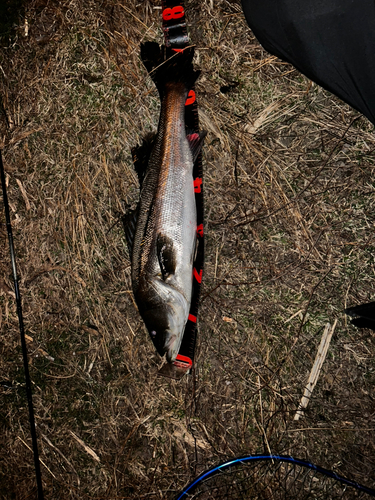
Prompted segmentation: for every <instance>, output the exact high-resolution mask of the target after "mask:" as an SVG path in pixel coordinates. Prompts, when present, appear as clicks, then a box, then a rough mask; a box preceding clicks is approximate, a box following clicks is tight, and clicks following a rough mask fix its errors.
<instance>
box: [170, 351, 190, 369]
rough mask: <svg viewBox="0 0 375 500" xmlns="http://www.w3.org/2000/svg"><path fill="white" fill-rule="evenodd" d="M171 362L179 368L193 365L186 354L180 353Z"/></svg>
mask: <svg viewBox="0 0 375 500" xmlns="http://www.w3.org/2000/svg"><path fill="white" fill-rule="evenodd" d="M173 364H174V365H175V366H180V367H181V368H186V365H189V368H191V367H192V366H193V362H192V360H191V359H190V358H188V357H187V356H182V354H177V356H176V361H174V362H173Z"/></svg>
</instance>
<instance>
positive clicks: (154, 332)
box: [140, 280, 189, 363]
mask: <svg viewBox="0 0 375 500" xmlns="http://www.w3.org/2000/svg"><path fill="white" fill-rule="evenodd" d="M153 289H154V292H155V294H154V297H153V298H152V300H150V301H147V302H143V303H142V308H141V310H140V313H141V316H142V318H143V321H144V322H145V325H146V327H147V330H148V331H149V334H150V337H151V340H152V342H153V344H154V346H155V348H156V350H157V351H158V353H159V354H160V356H164V354H166V357H167V360H168V362H169V363H171V362H173V361H174V360H175V359H176V357H177V354H178V351H179V350H180V346H181V341H182V337H183V334H184V330H185V325H186V322H187V319H188V316H189V303H188V301H187V300H186V298H185V297H184V296H183V294H182V293H181V292H179V291H178V290H176V289H175V288H174V287H173V286H171V285H169V284H167V283H165V282H164V281H162V280H155V281H154V283H153Z"/></svg>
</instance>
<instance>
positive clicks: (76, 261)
mask: <svg viewBox="0 0 375 500" xmlns="http://www.w3.org/2000/svg"><path fill="white" fill-rule="evenodd" d="M185 7H186V15H187V19H188V23H189V34H190V36H191V39H192V42H193V43H194V44H196V56H195V63H196V66H197V67H199V68H200V69H201V71H202V74H201V77H200V79H199V81H198V83H197V87H196V90H197V96H198V101H199V113H200V121H201V127H202V129H205V130H207V132H208V134H207V138H206V142H205V145H204V148H203V160H204V175H205V177H204V184H205V221H206V223H205V234H206V240H205V244H206V257H205V272H204V280H203V289H202V300H201V306H200V314H199V321H198V323H199V335H198V342H197V350H196V362H195V368H194V371H193V373H192V374H191V375H188V376H185V378H184V379H182V380H181V381H179V382H177V381H174V380H169V379H165V378H162V377H158V376H157V370H158V368H159V367H160V366H161V364H162V361H161V359H160V358H159V356H158V355H157V354H156V352H155V351H154V348H153V346H152V343H151V341H150V339H149V338H148V334H147V332H146V329H145V327H144V325H143V323H142V321H141V318H140V316H139V314H138V311H137V309H136V306H135V304H134V300H133V296H132V292H131V282H130V262H129V255H128V250H127V248H126V243H125V238H124V234H123V228H122V226H121V224H120V222H119V220H120V219H119V217H120V215H121V214H122V213H123V211H124V207H125V205H126V204H134V203H135V202H136V201H137V197H138V184H137V177H136V174H135V172H134V170H133V167H132V161H131V153H130V150H131V148H132V147H133V146H135V145H136V144H137V143H139V142H140V141H141V139H142V138H143V137H144V136H145V134H146V133H147V132H150V131H152V130H155V128H156V127H157V123H158V113H159V99H158V95H157V91H156V89H155V87H154V85H153V83H152V81H151V80H150V78H149V77H148V75H147V72H146V70H145V68H144V67H143V65H142V62H141V60H140V55H139V52H140V50H139V47H140V43H141V42H142V41H146V40H156V41H158V42H159V43H162V40H163V36H162V31H161V19H160V13H161V11H160V2H159V1H157V0H143V1H141V0H118V1H117V0H107V1H100V0H85V1H83V0H60V1H57V0H30V1H28V2H26V8H24V9H21V11H20V14H19V17H18V21H17V26H16V28H15V30H14V31H13V34H12V36H11V38H10V37H9V36H6V37H3V44H2V47H1V48H0V79H1V83H0V94H1V98H2V113H1V118H0V133H1V136H0V139H1V142H2V144H3V158H4V165H5V170H6V174H7V180H8V182H9V186H8V196H9V201H10V209H11V216H12V223H13V231H14V240H15V246H16V255H17V265H18V272H19V276H20V290H21V294H22V300H23V310H24V321H25V326H26V333H27V342H28V349H29V362H30V371H31V377H32V382H33V399H34V405H35V415H36V423H37V431H38V438H39V447H40V458H41V460H42V475H43V484H44V488H45V497H46V499H49V500H60V499H61V500H62V499H64V500H68V499H96V500H99V499H110V500H115V499H116V500H119V499H124V500H125V499H147V500H156V499H172V498H173V497H174V495H176V494H177V492H178V491H179V490H180V489H181V488H182V487H183V486H184V485H185V484H186V483H187V482H188V481H189V480H191V479H192V478H194V477H195V476H196V475H198V474H199V473H201V472H202V471H203V470H205V469H207V468H208V467H209V466H211V465H214V464H216V463H218V462H220V461H223V460H225V459H226V458H231V457H235V456H239V455H243V454H255V453H262V452H266V453H269V452H272V453H282V454H291V455H293V456H295V457H299V458H302V459H308V460H310V461H312V462H314V463H316V464H319V465H321V466H323V467H326V468H329V469H332V470H334V471H336V472H338V473H340V474H342V475H345V476H347V477H350V478H352V479H354V480H357V481H359V482H361V483H364V484H366V485H368V486H370V487H373V488H374V487H375V437H374V436H375V433H374V431H375V393H374V385H375V361H374V353H375V336H374V333H373V332H371V331H369V330H365V329H362V330H360V329H356V328H354V327H353V326H351V325H350V322H349V321H348V319H347V318H346V317H345V315H344V313H343V310H344V308H345V307H347V306H351V305H356V304H359V303H362V302H366V301H370V300H373V299H374V291H373V283H374V273H375V268H374V245H375V236H374V219H375V212H374V205H375V197H374V191H375V184H374V177H375V166H374V150H375V136H374V130H373V126H372V125H371V124H370V123H369V122H368V121H367V119H365V118H364V117H362V116H361V115H360V114H359V113H358V112H356V111H355V110H353V109H351V108H349V106H347V105H346V104H344V103H343V102H341V101H340V100H339V99H337V98H335V97H334V96H332V95H331V94H330V93H329V92H326V91H324V90H323V89H322V88H320V87H319V86H317V85H315V84H313V83H312V82H311V81H309V80H308V79H307V78H305V77H304V76H302V75H301V74H300V73H298V72H297V71H296V70H294V69H293V67H292V66H290V65H288V64H286V63H284V62H282V61H280V60H279V59H277V58H275V57H272V56H270V55H269V54H268V53H266V52H265V51H264V50H263V49H262V47H261V46H260V45H259V43H258V42H257V40H256V39H255V37H254V36H253V34H252V32H251V31H250V30H249V28H248V26H247V24H246V23H245V20H244V17H243V14H242V11H241V7H240V3H239V1H237V0H203V1H198V0H186V1H185ZM232 84H233V87H232V88H231V89H230V90H229V91H228V92H226V93H223V92H222V91H221V90H220V89H221V88H222V87H223V86H229V85H232ZM234 84H235V85H234ZM0 207H1V213H0V216H1V221H2V225H1V233H0V236H1V247H0V249H1V250H0V252H1V260H0V323H1V337H0V397H1V409H0V425H1V430H0V443H1V448H0V498H1V499H2V500H9V499H17V500H21V499H22V500H26V499H34V498H36V487H35V474H34V467H33V459H32V453H31V438H30V431H29V423H28V413H27V405H26V398H25V391H24V375H23V367H22V357H21V349H20V340H19V330H18V320H17V314H16V305H15V300H14V293H13V291H12V290H13V283H12V275H11V267H10V257H9V249H8V242H7V235H6V230H5V225H4V224H3V222H4V210H3V203H1V205H0ZM335 320H337V325H336V329H335V331H334V335H333V337H332V341H331V345H330V348H329V351H328V355H327V358H326V360H325V362H324V365H323V369H322V372H321V373H320V376H319V379H318V383H317V385H316V387H315V389H314V392H313V395H312V397H311V400H310V402H309V405H308V407H307V410H306V412H305V414H304V416H303V417H302V418H301V419H300V420H299V421H295V420H294V419H293V417H294V415H295V412H296V409H297V407H298V404H299V401H300V399H301V397H302V394H303V391H304V387H305V385H306V383H307V379H308V376H309V373H310V370H311V367H312V365H313V362H314V358H315V355H316V352H317V348H318V346H319V343H320V339H321V337H322V334H323V331H324V328H325V325H326V324H327V323H330V324H331V325H332V324H333V323H334V322H335Z"/></svg>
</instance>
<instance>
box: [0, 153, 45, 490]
mask: <svg viewBox="0 0 375 500" xmlns="http://www.w3.org/2000/svg"><path fill="white" fill-rule="evenodd" d="M0 176H1V187H2V191H3V201H4V211H5V220H6V227H7V232H8V240H9V251H10V261H11V265H12V272H13V281H14V293H15V296H16V304H17V316H18V324H19V328H20V334H21V346H22V357H23V366H24V370H25V385H26V397H27V403H28V408H29V422H30V432H31V440H32V445H33V454H34V464H35V474H36V482H37V487H38V500H43V499H44V495H43V486H42V477H41V472H40V463H39V453H38V442H37V437H36V428H35V418H34V407H33V401H32V391H31V379H30V372H29V362H28V359H27V347H26V339H25V329H24V324H23V315H22V302H21V294H20V291H19V287H18V276H17V267H16V256H15V253H14V244H13V233H12V224H11V222H10V213H9V203H8V195H7V187H6V181H5V173H4V165H3V158H2V152H1V149H0Z"/></svg>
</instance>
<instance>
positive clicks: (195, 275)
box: [193, 267, 203, 283]
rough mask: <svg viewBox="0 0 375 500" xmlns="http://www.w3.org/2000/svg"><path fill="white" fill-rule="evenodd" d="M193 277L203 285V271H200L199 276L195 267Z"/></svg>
mask: <svg viewBox="0 0 375 500" xmlns="http://www.w3.org/2000/svg"><path fill="white" fill-rule="evenodd" d="M193 276H194V278H195V279H196V280H197V281H198V283H202V276H203V269H201V270H200V271H199V274H198V271H197V270H196V269H195V267H194V268H193Z"/></svg>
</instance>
